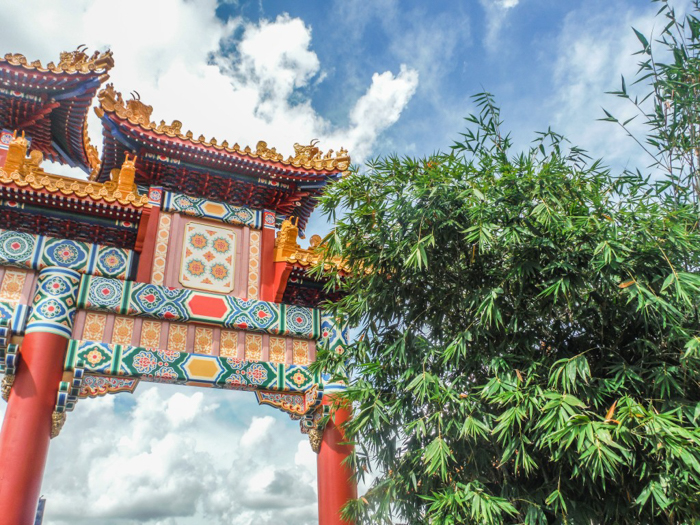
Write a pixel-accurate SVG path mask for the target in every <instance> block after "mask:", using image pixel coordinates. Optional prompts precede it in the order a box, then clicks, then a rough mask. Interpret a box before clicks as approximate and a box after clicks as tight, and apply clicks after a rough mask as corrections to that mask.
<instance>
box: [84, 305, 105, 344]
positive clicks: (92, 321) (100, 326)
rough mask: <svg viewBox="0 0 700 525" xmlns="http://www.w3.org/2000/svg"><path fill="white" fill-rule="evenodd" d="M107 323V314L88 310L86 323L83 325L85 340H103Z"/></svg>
mask: <svg viewBox="0 0 700 525" xmlns="http://www.w3.org/2000/svg"><path fill="white" fill-rule="evenodd" d="M106 323H107V316H106V315H105V314H100V313H97V312H88V313H87V315H86V316H85V325H84V326H83V340H85V341H102V338H103V337H104V333H105V324H106Z"/></svg>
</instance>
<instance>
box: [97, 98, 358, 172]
mask: <svg viewBox="0 0 700 525" xmlns="http://www.w3.org/2000/svg"><path fill="white" fill-rule="evenodd" d="M136 95H138V94H136ZM97 98H98V100H99V102H100V106H99V107H98V108H95V112H96V113H97V115H98V116H99V117H100V118H102V117H103V116H104V113H105V112H107V113H114V114H116V115H117V117H119V118H120V119H124V120H127V121H129V122H130V123H131V124H133V125H138V126H140V127H141V128H143V129H144V130H147V131H152V132H154V133H156V134H158V135H166V136H168V137H170V138H178V139H182V140H187V141H190V142H191V143H193V144H201V145H203V146H207V147H213V148H215V149H217V150H220V151H223V150H225V151H227V152H229V153H237V154H239V155H243V156H246V157H249V158H252V159H260V160H264V161H270V162H278V163H280V164H283V165H285V166H291V167H294V168H302V169H306V170H313V171H328V172H344V171H347V170H348V168H349V167H350V156H349V155H348V151H347V150H346V149H344V148H342V147H341V148H340V150H339V151H338V152H334V151H333V150H329V151H328V152H327V153H325V154H324V153H323V152H322V151H321V150H320V149H319V148H318V147H317V145H316V144H317V143H318V141H317V140H314V141H312V142H311V144H309V145H306V146H303V145H300V144H294V152H295V155H294V156H289V157H288V158H286V159H285V158H284V156H283V155H282V154H281V153H278V152H277V150H276V149H275V148H268V146H267V143H266V142H265V141H262V140H261V141H259V142H258V143H257V145H256V148H255V150H253V149H252V148H250V146H246V147H245V148H241V147H240V146H239V145H238V144H234V145H233V146H232V147H229V144H228V141H225V140H224V141H223V142H222V143H221V144H219V143H218V141H217V140H216V138H211V139H209V140H207V139H206V138H205V137H204V135H200V136H199V138H194V134H193V133H192V132H191V131H187V132H185V133H183V132H182V122H180V121H179V120H173V122H172V124H170V125H167V124H166V123H165V121H162V120H161V122H160V124H156V123H155V122H151V113H152V112H153V107H152V106H148V105H146V104H144V103H143V102H142V101H141V99H140V97H137V96H134V98H133V99H132V100H127V101H125V100H124V99H123V98H122V95H121V93H119V92H118V91H116V90H115V89H114V85H113V84H107V85H106V86H105V88H104V89H103V90H101V91H100V92H99V93H98V94H97ZM334 153H335V155H334Z"/></svg>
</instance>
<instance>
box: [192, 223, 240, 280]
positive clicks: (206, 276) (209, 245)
mask: <svg viewBox="0 0 700 525" xmlns="http://www.w3.org/2000/svg"><path fill="white" fill-rule="evenodd" d="M235 256H236V232H235V230H233V229H231V228H220V227H217V226H209V225H207V224H199V223H196V222H188V223H187V225H186V226H185V233H184V240H183V242H182V262H181V264H180V283H181V284H182V285H183V286H186V287H187V288H195V289H197V290H207V291H210V292H218V293H224V294H227V293H230V292H232V291H233V286H234V277H235V273H234V267H233V263H234V257H235Z"/></svg>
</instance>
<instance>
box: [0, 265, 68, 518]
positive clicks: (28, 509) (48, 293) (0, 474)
mask: <svg viewBox="0 0 700 525" xmlns="http://www.w3.org/2000/svg"><path fill="white" fill-rule="evenodd" d="M79 285H80V274H79V273H78V272H76V271H74V270H69V269H68V268H55V267H48V268H44V269H43V270H41V271H40V272H39V278H38V279H37V290H36V295H35V298H34V301H33V302H32V312H31V314H30V315H29V319H28V320H27V327H26V329H25V332H24V333H25V336H24V340H23V341H22V345H21V346H20V356H19V357H20V359H19V362H18V363H17V373H16V374H15V381H14V385H13V387H12V390H11V391H10V396H9V398H8V404H7V411H6V412H5V420H4V421H3V424H2V430H1V431H0V524H2V525H32V524H33V523H34V517H35V515H36V507H37V503H38V501H39V495H40V491H41V478H42V476H43V474H44V466H45V465H46V456H47V455H48V452H49V441H50V439H51V423H52V417H51V416H52V414H53V411H54V408H55V406H56V398H57V394H58V387H59V383H60V382H61V379H62V378H63V364H64V361H65V354H66V348H67V346H68V339H69V338H70V336H71V330H72V328H73V318H74V317H75V304H76V300H77V296H78V287H79Z"/></svg>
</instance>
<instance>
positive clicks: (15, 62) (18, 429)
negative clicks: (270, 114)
mask: <svg viewBox="0 0 700 525" xmlns="http://www.w3.org/2000/svg"><path fill="white" fill-rule="evenodd" d="M112 66H113V60H112V55H111V53H110V52H106V53H95V54H94V55H92V56H89V55H87V54H86V53H85V52H84V51H83V50H82V49H78V50H77V51H74V52H72V53H62V54H61V59H60V61H59V63H58V64H54V63H50V64H47V65H46V67H43V66H42V65H41V64H40V63H39V62H32V63H29V62H28V61H27V60H26V59H25V57H24V56H22V55H17V54H14V55H12V54H8V55H5V57H4V58H0V214H1V215H0V216H2V218H3V219H2V222H1V223H0V368H1V369H2V371H3V372H4V378H3V382H2V396H3V398H4V399H5V400H6V401H7V402H8V407H7V411H6V414H5V419H4V422H3V426H2V430H1V431H0V508H2V509H3V520H5V521H3V523H8V524H16V525H29V524H31V523H33V522H34V516H35V513H36V507H37V501H38V499H39V494H40V489H41V479H42V476H43V472H44V466H45V462H46V457H47V454H48V449H49V442H50V439H51V438H54V437H57V436H58V435H59V433H60V431H61V428H62V426H63V425H64V423H66V420H67V419H68V420H69V419H70V418H67V414H68V413H69V412H70V411H71V410H72V409H73V408H74V407H75V404H76V403H77V402H78V400H81V399H87V398H91V397H95V396H101V395H108V394H117V393H120V392H133V391H134V389H135V388H136V387H137V385H138V383H139V382H140V381H151V382H159V383H171V384H176V385H183V386H187V385H194V386H208V387H212V388H220V389H233V390H249V391H251V392H252V393H254V395H255V396H256V397H257V400H258V402H259V403H260V404H264V405H269V406H271V407H274V408H277V409H280V410H283V411H284V412H287V413H288V414H289V415H290V416H291V417H292V418H293V419H297V420H299V422H300V426H301V430H302V432H304V433H306V434H308V435H309V438H310V440H311V444H312V447H313V449H314V450H315V451H316V452H317V453H318V483H319V522H320V524H321V525H336V524H344V523H347V522H344V521H343V520H342V519H341V517H340V509H341V507H342V506H343V505H344V504H345V502H347V501H348V500H349V499H351V498H353V497H356V487H355V484H354V483H353V481H352V480H351V477H350V472H349V471H348V470H347V468H346V467H345V466H344V465H343V464H342V461H343V460H344V459H345V458H346V457H347V456H348V455H349V454H350V452H351V448H350V447H349V446H347V445H344V444H343V441H344V439H343V436H342V433H341V431H340V430H339V425H340V424H341V423H342V422H343V421H345V420H346V419H347V418H348V417H349V416H350V413H349V410H348V409H346V408H337V407H334V406H333V403H332V399H333V393H334V392H337V390H338V389H342V388H343V385H340V384H334V383H331V382H330V381H329V377H327V376H325V375H324V374H321V373H312V372H311V371H310V370H309V368H308V365H309V364H310V363H311V362H312V361H313V360H314V358H315V355H316V352H317V350H318V349H319V348H322V347H323V348H327V349H330V350H334V351H342V347H343V345H344V344H346V341H347V339H346V337H347V333H346V329H345V328H344V327H343V325H342V323H341V322H339V321H338V320H336V319H333V318H331V317H330V316H328V315H326V314H324V312H323V311H321V310H319V309H318V308H317V305H318V303H319V302H320V301H321V300H322V299H324V298H326V297H327V295H326V294H325V293H324V292H323V290H322V286H321V284H322V283H319V282H317V281H316V280H315V279H314V278H312V277H310V276H309V274H308V269H309V268H310V267H311V266H313V265H314V264H315V263H316V262H318V258H319V257H318V254H317V253H316V252H315V251H314V248H315V247H316V246H317V244H318V242H319V239H318V238H312V240H311V245H310V247H309V248H307V249H302V248H301V247H300V246H299V245H298V244H297V237H298V236H299V234H300V230H301V231H303V229H304V227H305V225H306V221H307V220H308V218H309V215H310V213H311V211H313V208H314V206H315V204H316V199H317V197H318V196H319V194H320V192H321V191H323V188H324V187H325V186H326V185H327V184H330V183H332V182H333V180H335V179H337V178H338V177H340V176H341V175H342V173H343V172H344V171H345V170H347V169H348V167H349V163H350V158H349V157H348V155H347V151H344V150H342V149H341V150H340V151H339V152H338V153H336V154H335V155H334V154H332V152H329V153H328V154H325V155H324V154H323V153H322V152H321V151H320V150H319V148H318V147H317V145H316V143H315V142H311V144H310V145H308V146H300V145H299V144H295V147H294V149H295V155H294V156H293V157H289V158H286V159H285V158H284V157H283V156H282V155H280V154H279V153H277V152H276V150H275V149H274V148H268V146H267V144H266V143H265V142H262V141H261V142H259V143H258V144H257V147H256V149H255V150H252V149H251V148H248V147H246V148H244V149H242V148H240V147H239V146H238V145H237V144H235V145H233V146H230V145H229V144H228V143H227V142H225V141H224V142H222V143H221V144H219V143H218V142H217V140H216V139H213V138H212V139H209V140H207V139H206V138H205V137H203V136H200V137H199V138H195V137H194V135H193V134H192V132H183V130H182V124H181V123H180V122H179V121H173V122H172V123H171V124H170V125H166V124H165V123H164V122H161V123H160V124H155V123H154V122H151V121H150V116H151V112H152V107H151V106H148V105H146V104H145V103H144V102H142V101H141V100H140V97H138V95H134V96H133V97H132V99H130V100H124V98H123V97H122V95H121V94H120V93H119V92H117V91H116V90H115V89H114V87H113V86H112V85H110V84H107V85H106V86H105V85H104V83H105V82H106V81H107V79H108V77H109V75H108V73H109V70H110V69H111V68H112ZM95 96H96V97H97V99H98V105H97V107H96V108H95V111H96V112H97V115H98V116H99V117H100V119H101V120H102V124H103V136H104V143H103V148H102V156H101V158H100V157H99V155H98V153H97V150H96V149H95V148H94V147H93V146H92V145H91V144H90V142H89V139H88V138H87V132H86V116H87V113H88V111H89V110H90V108H91V106H92V104H93V100H94V97H95ZM44 158H49V159H51V160H53V161H56V162H62V163H66V164H70V165H71V166H77V167H81V168H83V169H84V170H85V171H86V173H88V174H89V178H88V180H87V181H85V180H78V179H72V178H68V177H63V176H58V175H52V174H49V173H46V172H45V171H44V169H43V168H42V161H43V159H44ZM337 270H338V271H342V268H341V264H340V262H339V263H338V265H337ZM85 402H89V401H85ZM327 415H330V418H328V417H325V416H327ZM326 420H327V421H328V423H327V424H326V425H325V428H322V425H323V424H324V422H325V421H326ZM68 424H70V423H68Z"/></svg>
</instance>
